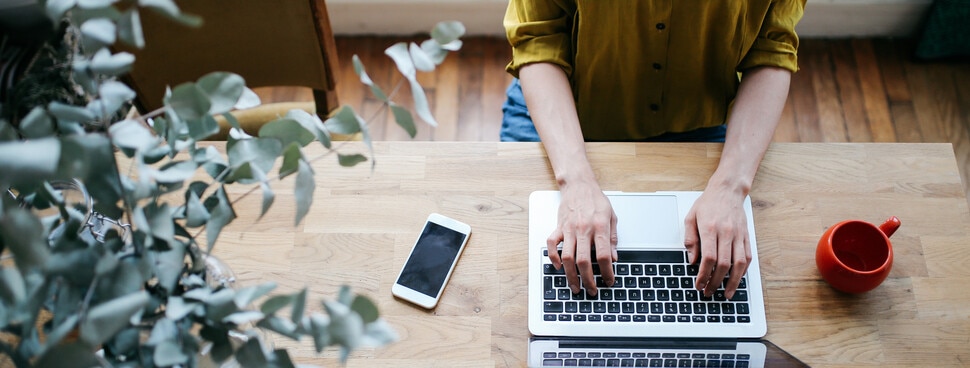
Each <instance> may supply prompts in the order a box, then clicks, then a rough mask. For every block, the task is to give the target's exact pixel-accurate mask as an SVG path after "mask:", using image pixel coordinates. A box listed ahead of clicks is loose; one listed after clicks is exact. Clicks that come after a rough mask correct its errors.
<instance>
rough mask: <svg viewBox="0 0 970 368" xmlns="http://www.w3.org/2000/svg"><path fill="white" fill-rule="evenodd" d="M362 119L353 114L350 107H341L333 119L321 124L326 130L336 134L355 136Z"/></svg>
mask: <svg viewBox="0 0 970 368" xmlns="http://www.w3.org/2000/svg"><path fill="white" fill-rule="evenodd" d="M363 124H364V119H363V118H361V117H360V116H358V115H357V113H356V112H354V109H353V108H351V107H350V106H342V107H341V108H340V110H339V111H337V113H336V114H334V115H333V117H331V118H329V119H327V121H325V122H323V125H324V126H325V127H326V128H327V130H329V131H331V132H334V133H336V134H346V135H351V134H356V133H359V132H360V131H361V126H362V125H363Z"/></svg>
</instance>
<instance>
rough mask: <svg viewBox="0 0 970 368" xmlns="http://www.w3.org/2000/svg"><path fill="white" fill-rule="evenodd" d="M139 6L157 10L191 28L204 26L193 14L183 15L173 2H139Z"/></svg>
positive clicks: (158, 0) (164, 0)
mask: <svg viewBox="0 0 970 368" xmlns="http://www.w3.org/2000/svg"><path fill="white" fill-rule="evenodd" d="M138 5H140V6H143V7H147V8H150V9H152V10H155V11H157V12H158V13H160V14H162V15H165V16H167V17H169V18H171V19H173V20H175V21H177V22H179V23H182V24H184V25H187V26H189V27H199V26H201V25H202V18H200V17H198V16H195V15H192V14H186V13H182V11H181V10H179V8H178V6H176V5H175V2H174V1H172V0H138Z"/></svg>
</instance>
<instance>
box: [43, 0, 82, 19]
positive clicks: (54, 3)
mask: <svg viewBox="0 0 970 368" xmlns="http://www.w3.org/2000/svg"><path fill="white" fill-rule="evenodd" d="M76 4H77V0H47V4H46V6H45V9H44V10H45V11H46V12H47V18H50V19H51V20H53V21H54V23H57V22H58V21H60V20H61V17H63V16H64V13H67V11H68V10H70V9H71V8H73V7H74V5H76Z"/></svg>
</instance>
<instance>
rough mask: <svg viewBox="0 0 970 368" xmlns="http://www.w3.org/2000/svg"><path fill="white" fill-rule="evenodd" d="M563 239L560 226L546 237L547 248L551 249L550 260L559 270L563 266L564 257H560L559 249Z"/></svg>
mask: <svg viewBox="0 0 970 368" xmlns="http://www.w3.org/2000/svg"><path fill="white" fill-rule="evenodd" d="M562 240H563V239H562V229H561V228H559V227H557V228H556V230H554V231H553V232H552V235H549V238H548V239H546V248H547V249H548V250H549V262H552V267H555V268H556V269H557V270H558V269H561V268H562V258H560V257H559V250H558V247H559V244H560V243H562Z"/></svg>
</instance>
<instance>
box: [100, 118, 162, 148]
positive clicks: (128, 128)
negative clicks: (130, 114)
mask: <svg viewBox="0 0 970 368" xmlns="http://www.w3.org/2000/svg"><path fill="white" fill-rule="evenodd" d="M108 134H109V135H110V136H111V140H112V141H113V142H114V144H115V145H116V146H118V147H121V148H130V149H134V150H139V151H143V150H148V149H151V148H152V147H155V146H158V144H159V139H158V138H157V137H155V135H154V134H152V131H151V130H149V129H148V128H147V127H145V126H144V125H142V123H140V122H139V121H137V120H130V119H129V120H123V121H121V122H118V123H115V124H112V125H111V127H110V128H108Z"/></svg>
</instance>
